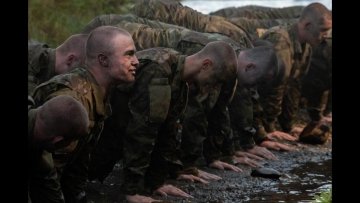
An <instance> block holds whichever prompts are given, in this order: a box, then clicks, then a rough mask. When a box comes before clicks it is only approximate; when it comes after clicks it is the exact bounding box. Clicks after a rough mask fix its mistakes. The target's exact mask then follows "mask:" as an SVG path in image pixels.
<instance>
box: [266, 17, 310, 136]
mask: <svg viewBox="0 0 360 203" xmlns="http://www.w3.org/2000/svg"><path fill="white" fill-rule="evenodd" d="M261 39H265V40H268V41H270V42H272V43H273V44H274V48H275V50H276V54H277V56H278V58H279V59H280V63H281V64H282V65H283V66H284V68H285V69H284V71H285V72H284V74H283V78H281V79H280V82H278V84H277V85H275V86H272V87H259V93H260V95H261V97H260V98H263V99H262V100H263V102H261V105H263V106H262V107H263V110H264V111H265V112H264V116H265V117H264V118H262V121H263V123H264V124H265V126H264V127H265V129H266V131H268V132H269V131H270V132H271V131H273V130H274V124H275V120H276V117H277V116H278V121H279V124H280V126H281V127H282V130H284V131H285V132H289V131H290V130H291V127H292V124H293V119H294V116H295V115H296V113H297V110H298V106H299V101H300V96H301V95H300V88H301V84H300V83H301V79H302V77H303V76H304V75H305V74H306V72H307V71H308V67H309V64H310V56H311V52H312V49H311V47H310V45H309V44H307V43H304V44H300V43H299V41H297V36H296V24H293V25H291V26H284V27H282V26H276V27H273V28H270V29H269V30H268V31H267V32H266V33H265V34H264V35H263V36H262V38H261ZM269 111H271V112H269Z"/></svg>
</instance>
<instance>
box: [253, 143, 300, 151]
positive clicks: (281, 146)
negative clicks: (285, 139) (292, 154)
mask: <svg viewBox="0 0 360 203" xmlns="http://www.w3.org/2000/svg"><path fill="white" fill-rule="evenodd" d="M260 146H262V147H266V148H268V149H273V150H277V151H280V150H283V151H293V150H294V148H292V147H291V146H289V145H287V144H283V143H280V142H275V141H263V142H262V143H261V144H260Z"/></svg>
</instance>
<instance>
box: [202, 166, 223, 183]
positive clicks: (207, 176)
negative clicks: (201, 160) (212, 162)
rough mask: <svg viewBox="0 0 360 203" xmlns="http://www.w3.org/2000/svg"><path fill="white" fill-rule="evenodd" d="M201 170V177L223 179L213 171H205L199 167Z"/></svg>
mask: <svg viewBox="0 0 360 203" xmlns="http://www.w3.org/2000/svg"><path fill="white" fill-rule="evenodd" d="M198 171H199V175H198V176H199V177H200V178H203V179H205V180H221V179H222V178H221V177H220V176H217V175H215V174H212V173H208V172H205V171H202V170H200V169H198Z"/></svg>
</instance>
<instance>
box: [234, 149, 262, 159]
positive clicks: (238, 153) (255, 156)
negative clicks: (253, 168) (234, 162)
mask: <svg viewBox="0 0 360 203" xmlns="http://www.w3.org/2000/svg"><path fill="white" fill-rule="evenodd" d="M235 156H239V157H248V158H250V159H255V160H258V161H263V160H264V158H262V157H260V156H257V155H255V154H251V153H248V152H244V151H235Z"/></svg>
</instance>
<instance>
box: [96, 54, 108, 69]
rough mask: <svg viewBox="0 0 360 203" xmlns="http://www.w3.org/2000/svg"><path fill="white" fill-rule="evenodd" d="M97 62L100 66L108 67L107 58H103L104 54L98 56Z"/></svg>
mask: <svg viewBox="0 0 360 203" xmlns="http://www.w3.org/2000/svg"><path fill="white" fill-rule="evenodd" d="M98 60H99V63H100V65H101V66H104V67H109V58H108V57H107V56H105V55H104V54H99V55H98Z"/></svg>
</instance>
